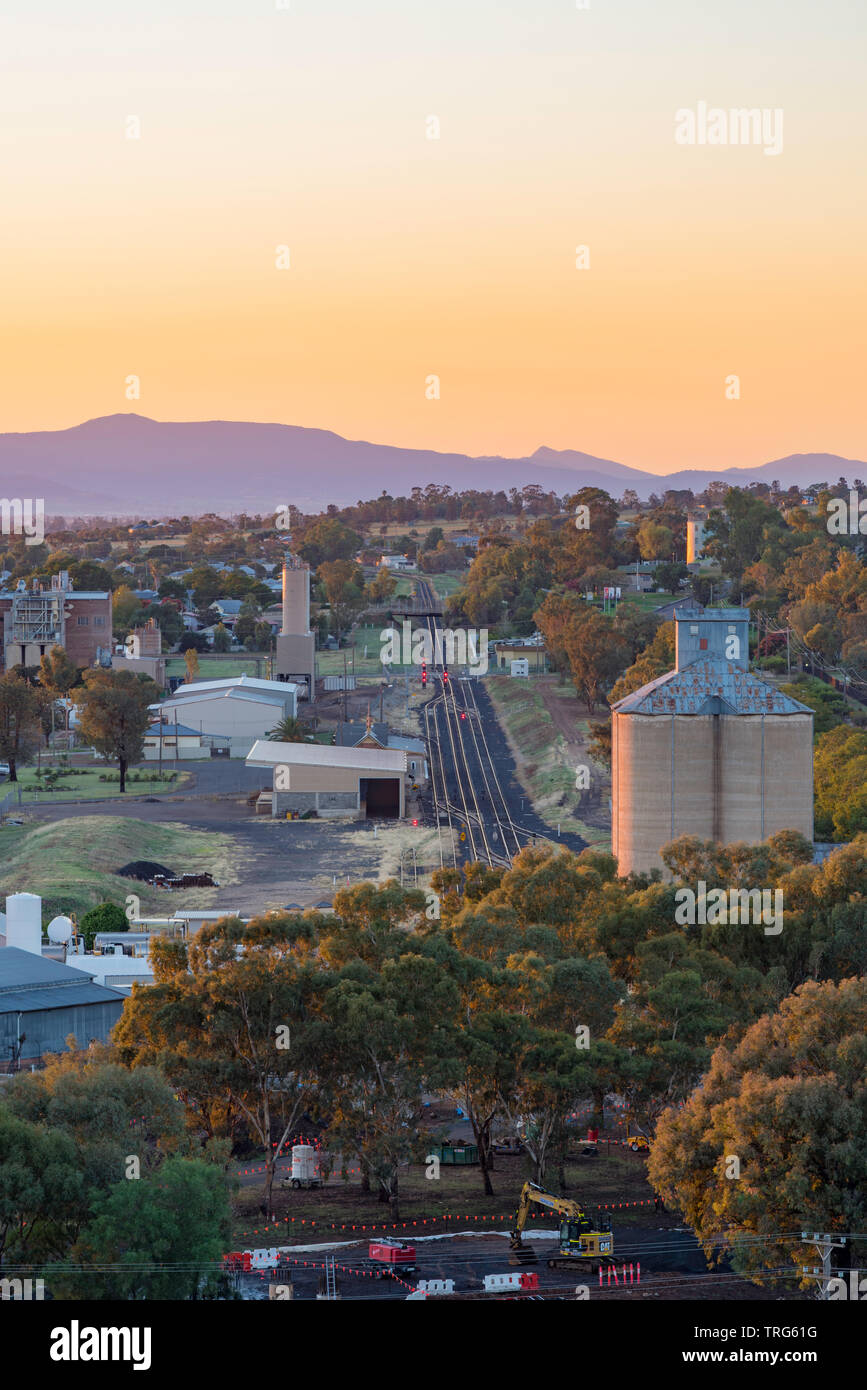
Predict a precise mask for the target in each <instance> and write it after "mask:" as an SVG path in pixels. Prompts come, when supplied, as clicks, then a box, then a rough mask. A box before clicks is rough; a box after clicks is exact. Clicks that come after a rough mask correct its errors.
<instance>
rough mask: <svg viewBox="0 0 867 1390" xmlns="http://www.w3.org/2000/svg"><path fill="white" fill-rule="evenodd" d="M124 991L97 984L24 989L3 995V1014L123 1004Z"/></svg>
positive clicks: (0, 1006) (0, 1003)
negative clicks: (83, 1005)
mask: <svg viewBox="0 0 867 1390" xmlns="http://www.w3.org/2000/svg"><path fill="white" fill-rule="evenodd" d="M126 998H127V996H126V995H125V994H121V992H120V990H117V989H108V988H107V987H106V986H105V985H94V984H91V983H90V982H88V981H87V980H85V981H84V982H83V983H82V984H80V985H66V984H64V985H60V986H58V987H56V988H54V989H50V988H49V989H21V990H10V991H9V992H8V993H0V1014H18V1013H21V1014H33V1013H39V1012H41V1011H43V1010H45V1009H72V1008H76V1007H79V1006H80V1005H82V1004H113V1003H123V1001H124V1000H125V999H126Z"/></svg>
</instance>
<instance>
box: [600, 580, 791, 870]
mask: <svg viewBox="0 0 867 1390" xmlns="http://www.w3.org/2000/svg"><path fill="white" fill-rule="evenodd" d="M748 623H749V612H748V610H747V609H745V608H715V609H701V608H699V607H698V606H696V607H694V608H691V609H690V608H685V609H681V610H679V611H678V612H677V613H676V614H675V624H676V628H675V631H676V634H677V644H676V645H677V656H676V666H675V669H674V670H673V671H669V672H668V673H667V674H666V675H664V676H660V677H659V678H658V679H657V680H654V681H651V682H649V684H648V685H645V686H642V688H641V689H640V690H636V691H634V692H633V694H631V695H627V696H626V697H625V698H624V699H623V700H620V701H619V702H618V703H617V704H616V705H615V706H614V707H613V710H612V718H611V727H612V746H611V795H612V849H613V852H614V854H615V856H616V858H617V863H618V869H619V872H620V873H621V874H627V873H630V872H632V871H635V872H647V871H648V870H650V869H654V868H657V869H661V868H663V864H662V860H661V858H660V854H659V851H660V849H661V848H662V847H663V846H664V845H666V844H668V843H669V842H670V841H671V840H675V839H677V838H678V836H680V835H696V836H698V837H699V838H700V839H704V840H716V841H717V842H719V843H721V844H729V843H732V842H733V841H738V840H739V841H746V842H747V843H748V844H761V843H762V841H764V840H767V839H768V837H769V836H770V835H773V834H774V833H775V832H776V831H778V830H798V831H800V832H801V834H802V835H805V836H806V837H807V839H810V840H812V838H813V712H812V710H810V709H808V708H807V706H806V705H802V704H800V703H799V702H798V701H797V700H793V699H790V698H789V697H788V696H787V695H783V694H781V692H780V691H779V690H777V689H776V688H775V687H774V686H772V685H770V684H768V682H766V681H763V680H760V679H759V677H758V676H755V675H753V674H751V673H750V671H749V669H748V652H749V646H748Z"/></svg>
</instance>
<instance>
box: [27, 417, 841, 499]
mask: <svg viewBox="0 0 867 1390" xmlns="http://www.w3.org/2000/svg"><path fill="white" fill-rule="evenodd" d="M865 471H867V464H865V463H864V462H862V461H859V460H858V459H845V458H840V456H839V455H837V454H791V455H789V456H788V457H787V458H781V459H774V460H773V461H772V462H770V463H760V464H757V465H756V466H755V467H749V468H727V469H723V470H722V471H720V470H716V471H715V470H713V469H699V468H690V469H681V470H680V471H679V472H677V473H669V474H665V475H661V474H658V473H646V472H644V471H643V470H642V469H640V468H628V467H627V466H626V465H625V464H622V463H615V462H613V461H612V460H611V459H601V458H595V457H594V456H593V455H592V454H583V453H580V452H579V451H577V450H572V449H565V450H557V449H546V448H541V449H537V450H536V452H535V453H534V454H531V455H530V456H529V457H528V458H498V457H480V458H473V457H470V456H469V455H467V454H440V453H435V452H433V451H432V450H429V449H401V448H396V447H394V446H393V445H389V444H370V443H367V442H366V441H364V440H352V439H344V438H342V436H341V435H339V434H333V433H332V432H331V431H330V430H317V429H305V428H303V427H301V426H298V425H265V424H253V423H244V422H240V421H232V420H202V421H193V422H190V423H180V424H174V423H171V422H168V421H166V422H163V421H159V420H149V419H148V418H147V417H146V416H143V415H135V414H126V415H106V416H102V417H101V418H99V419H96V420H87V421H85V423H84V424H82V425H75V426H73V428H72V429H68V430H52V431H47V430H45V431H37V432H34V433H30V434H0V493H2V496H4V497H9V498H11V497H21V498H24V497H43V498H44V499H45V511H46V514H48V515H49V516H51V515H67V516H82V515H108V516H115V515H117V516H127V515H130V514H138V515H142V516H146V517H152V516H168V515H178V514H179V513H187V514H193V513H202V512H206V511H215V512H226V511H232V512H237V511H240V510H242V509H245V510H248V511H254V512H263V511H264V512H267V511H273V510H276V508H277V507H278V506H280V505H281V504H284V503H294V504H295V505H296V506H298V507H300V508H302V510H307V511H317V510H320V509H321V508H323V507H325V506H327V505H328V503H331V502H334V503H336V504H337V505H338V506H347V505H351V504H352V503H354V502H357V501H358V500H359V499H360V498H363V499H367V498H370V497H376V496H378V495H379V493H381V492H382V491H383V490H385V491H387V492H389V493H391V494H392V495H395V496H396V495H398V494H407V493H409V492H410V491H411V490H412V488H413V487H418V486H421V487H424V486H425V485H426V484H427V483H440V484H444V483H448V484H449V485H450V486H451V487H453V488H455V489H461V488H468V487H475V488H479V489H480V490H481V491H485V490H487V489H488V488H491V489H498V488H506V489H508V488H510V487H523V486H524V485H525V484H528V483H538V484H540V485H541V486H542V487H544V488H546V489H552V490H553V491H555V492H557V493H559V494H560V495H562V494H563V493H567V492H574V491H576V490H577V489H578V488H579V487H585V486H591V487H601V488H604V489H605V490H606V491H607V492H609V493H611V494H612V495H613V496H615V497H619V496H621V495H622V493H623V492H624V490H625V489H626V488H634V490H635V491H636V492H637V493H638V495H639V497H641V498H643V499H646V498H647V497H648V496H649V495H650V493H652V492H656V493H659V494H661V493H662V492H663V491H664V490H665V489H666V488H687V487H688V488H692V489H693V491H694V492H700V491H701V490H702V489H703V488H704V487H705V486H706V485H707V484H708V483H709V482H711V481H713V480H714V479H719V480H720V481H722V482H727V483H732V484H740V485H745V484H746V483H751V482H768V483H769V482H772V481H773V480H774V479H775V478H777V479H779V481H780V482H781V483H782V484H783V486H790V485H791V484H793V483H797V484H798V485H800V486H802V487H803V486H806V485H808V484H809V483H813V482H818V481H822V480H828V481H829V482H836V480H837V478H839V477H840V476H841V475H843V476H845V477H847V478H848V479H849V481H850V482H851V480H852V478H853V476H860V475H862V474H864V473H865Z"/></svg>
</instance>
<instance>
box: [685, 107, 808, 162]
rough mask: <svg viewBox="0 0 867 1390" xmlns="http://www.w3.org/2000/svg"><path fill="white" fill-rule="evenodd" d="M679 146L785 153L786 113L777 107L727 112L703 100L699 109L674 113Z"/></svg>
mask: <svg viewBox="0 0 867 1390" xmlns="http://www.w3.org/2000/svg"><path fill="white" fill-rule="evenodd" d="M674 138H675V142H676V143H677V144H678V145H760V146H761V147H762V150H763V152H764V153H765V154H770V155H775V154H782V152H783V111H782V107H779V106H776V107H774V108H773V110H772V109H771V108H770V107H769V106H763V107H761V109H760V108H759V107H757V106H751V107H746V106H737V107H731V108H730V109H729V110H728V111H726V110H725V109H724V108H723V107H722V106H708V104H707V102H706V101H700V102H698V104H697V105H696V107H695V110H693V109H692V107H689V106H681V107H680V108H679V109H678V110H677V111H675V113H674Z"/></svg>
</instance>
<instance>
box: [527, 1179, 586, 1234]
mask: <svg viewBox="0 0 867 1390" xmlns="http://www.w3.org/2000/svg"><path fill="white" fill-rule="evenodd" d="M533 1207H548V1208H549V1209H550V1210H551V1211H555V1212H556V1213H557V1214H558V1216H568V1217H569V1218H570V1220H572V1221H586V1219H587V1218H586V1216H585V1214H584V1212H583V1211H582V1209H581V1207H580V1206H579V1205H578V1203H577V1202H573V1201H572V1199H571V1198H570V1197H557V1196H555V1194H554V1193H553V1192H546V1191H545V1189H544V1188H543V1187H539V1186H538V1184H536V1183H534V1182H525V1183H524V1186H523V1187H522V1188H521V1197H520V1200H519V1202H518V1210H517V1212H516V1214H515V1225H514V1228H513V1230H512V1232H511V1236H512V1247H513V1248H516V1247H517V1246H518V1245H520V1244H521V1236H522V1234H523V1230H524V1227H525V1226H526V1224H527V1217H528V1216H529V1215H530V1211H531V1210H532V1208H533Z"/></svg>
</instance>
